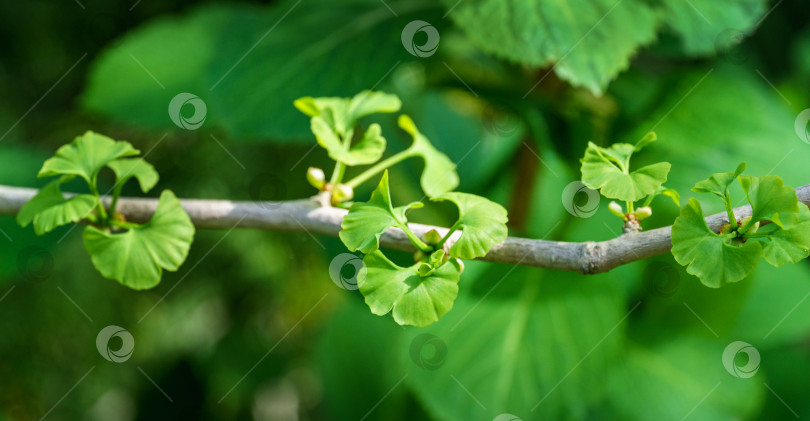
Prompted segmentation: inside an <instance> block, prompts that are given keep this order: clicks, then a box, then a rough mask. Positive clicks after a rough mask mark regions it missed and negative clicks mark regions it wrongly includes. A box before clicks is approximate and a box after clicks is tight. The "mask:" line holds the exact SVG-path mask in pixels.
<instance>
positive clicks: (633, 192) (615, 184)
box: [581, 142, 671, 202]
mask: <svg viewBox="0 0 810 421" xmlns="http://www.w3.org/2000/svg"><path fill="white" fill-rule="evenodd" d="M648 143H649V142H648ZM634 150H635V147H634V146H633V145H630V144H629V143H616V144H613V145H611V147H610V148H602V147H599V146H597V145H595V144H594V143H593V142H588V148H587V149H586V150H585V157H584V158H583V160H582V168H581V170H582V183H583V184H585V185H586V186H588V187H589V188H591V189H594V190H599V191H600V193H602V195H603V196H605V197H607V198H610V199H618V200H622V201H626V202H635V201H637V200H639V199H642V198H643V197H645V196H647V195H649V194H651V193H653V192H654V191H655V190H656V189H658V188H659V187H661V184H663V183H664V182H665V181H667V174H668V173H669V169H670V167H671V166H670V164H669V163H668V162H658V163H656V164H652V165H647V166H645V167H642V168H639V169H637V170H635V171H632V172H630V168H629V165H630V157H631V156H632V154H633V151H634Z"/></svg>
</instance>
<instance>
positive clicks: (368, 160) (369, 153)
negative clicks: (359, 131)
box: [337, 123, 385, 166]
mask: <svg viewBox="0 0 810 421" xmlns="http://www.w3.org/2000/svg"><path fill="white" fill-rule="evenodd" d="M383 152H385V138H384V137H383V136H382V129H381V128H380V125H379V124H377V123H374V124H372V125H370V126H368V129H367V130H366V132H365V133H363V137H362V138H361V139H360V141H359V142H357V144H355V145H353V146H352V147H351V148H350V149H349V151H348V152H346V153H344V154H341V155H340V158H339V159H337V160H338V161H341V162H343V163H344V164H346V165H349V166H354V165H366V164H373V163H375V162H377V161H378V160H379V159H380V158H382V155H383Z"/></svg>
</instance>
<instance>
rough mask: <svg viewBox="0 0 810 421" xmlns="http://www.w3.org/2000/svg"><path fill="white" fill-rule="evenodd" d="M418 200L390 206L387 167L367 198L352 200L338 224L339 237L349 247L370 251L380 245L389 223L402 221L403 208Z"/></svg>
mask: <svg viewBox="0 0 810 421" xmlns="http://www.w3.org/2000/svg"><path fill="white" fill-rule="evenodd" d="M422 206H423V205H422V203H420V202H414V203H411V204H409V205H406V206H400V207H397V208H394V207H393V206H392V205H391V192H390V190H389V188H388V171H385V172H384V173H383V176H382V179H380V184H379V185H378V186H377V188H376V189H375V190H374V192H372V193H371V198H370V199H369V200H368V201H367V202H355V203H354V204H352V207H351V208H350V209H349V213H348V214H347V215H346V216H345V217H344V218H343V222H342V223H341V224H340V227H341V230H340V234H339V236H340V239H341V240H342V241H343V244H345V245H346V247H347V248H348V249H349V250H351V251H355V250H360V251H362V252H363V253H366V254H368V253H371V252H372V251H374V250H377V249H378V248H379V247H380V236H381V235H382V233H383V232H385V230H387V229H388V228H391V227H393V226H396V225H399V226H402V225H405V224H407V223H408V220H407V219H406V218H405V211H407V210H409V209H414V208H421V207H422Z"/></svg>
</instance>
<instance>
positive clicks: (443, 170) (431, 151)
mask: <svg viewBox="0 0 810 421" xmlns="http://www.w3.org/2000/svg"><path fill="white" fill-rule="evenodd" d="M399 127H400V128H402V130H405V131H406V132H408V133H409V134H410V135H411V136H413V144H412V145H411V146H410V147H409V148H408V150H409V151H410V152H411V153H412V154H413V155H416V156H420V157H422V159H423V160H424V161H425V168H424V169H423V170H422V177H421V178H420V179H419V181H420V183H421V185H422V190H423V191H424V192H425V194H426V195H428V197H436V196H438V195H440V194H443V193H447V192H450V191H453V189H455V188H456V187H458V182H459V180H458V174H457V173H456V164H454V163H453V161H450V158H448V157H447V155H445V154H443V153H441V152H439V151H438V150H437V149H436V148H434V147H433V145H432V144H431V143H430V141H429V140H428V138H427V137H425V135H423V134H422V133H420V132H419V129H417V128H416V125H415V124H414V122H413V120H411V118H410V117H408V116H407V115H404V114H403V115H401V116H399Z"/></svg>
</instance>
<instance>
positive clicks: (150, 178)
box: [107, 158, 160, 193]
mask: <svg viewBox="0 0 810 421" xmlns="http://www.w3.org/2000/svg"><path fill="white" fill-rule="evenodd" d="M107 166H108V167H110V169H112V170H113V172H114V173H115V178H116V184H121V185H123V184H124V183H126V182H127V180H129V179H130V178H132V177H135V178H136V179H137V180H138V184H139V185H140V186H141V191H142V192H144V193H146V192H148V191H149V190H152V188H153V187H155V184H157V182H158V179H159V178H160V176H158V173H157V171H155V167H153V166H152V164H150V163H148V162H146V161H144V159H143V158H130V159H116V160H115V161H110V163H108V164H107Z"/></svg>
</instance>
